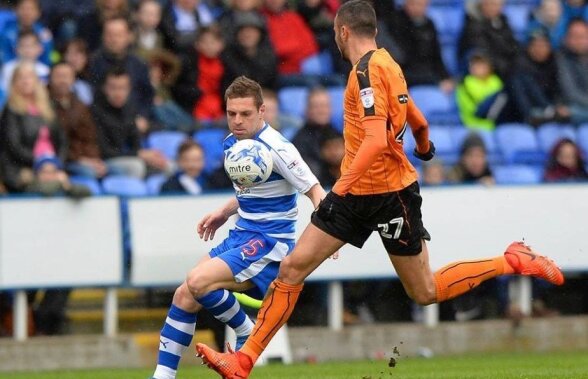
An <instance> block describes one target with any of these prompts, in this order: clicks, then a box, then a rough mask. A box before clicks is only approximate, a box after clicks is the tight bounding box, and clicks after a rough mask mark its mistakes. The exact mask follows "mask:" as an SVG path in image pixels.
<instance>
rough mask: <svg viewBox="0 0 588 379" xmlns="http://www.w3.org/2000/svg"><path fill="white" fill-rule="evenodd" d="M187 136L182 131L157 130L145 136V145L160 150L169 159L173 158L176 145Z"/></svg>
mask: <svg viewBox="0 0 588 379" xmlns="http://www.w3.org/2000/svg"><path fill="white" fill-rule="evenodd" d="M187 138H188V137H187V136H186V134H184V133H182V132H174V131H157V132H152V133H151V134H149V136H148V137H147V147H148V148H151V149H156V150H159V151H161V152H162V153H163V154H164V155H165V156H166V157H168V158H169V159H172V160H175V159H176V155H177V151H178V147H179V146H180V144H181V143H182V142H184V141H185V140H186V139H187Z"/></svg>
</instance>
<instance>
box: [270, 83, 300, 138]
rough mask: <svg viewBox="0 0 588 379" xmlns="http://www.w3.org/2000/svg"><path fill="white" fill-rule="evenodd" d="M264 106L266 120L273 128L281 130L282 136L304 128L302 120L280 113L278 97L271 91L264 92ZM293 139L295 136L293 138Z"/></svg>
mask: <svg viewBox="0 0 588 379" xmlns="http://www.w3.org/2000/svg"><path fill="white" fill-rule="evenodd" d="M263 104H264V105H265V113H264V116H263V117H264V120H265V122H267V123H268V124H270V125H271V127H272V128H274V129H277V130H281V132H282V134H283V133H285V132H286V131H287V130H288V129H295V130H298V129H300V128H301V127H302V120H301V119H299V118H298V117H294V116H289V115H285V114H282V113H280V106H279V104H278V96H277V95H276V93H275V92H274V91H272V90H270V89H264V90H263ZM292 137H293V136H292Z"/></svg>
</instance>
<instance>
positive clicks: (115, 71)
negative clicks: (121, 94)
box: [104, 65, 129, 83]
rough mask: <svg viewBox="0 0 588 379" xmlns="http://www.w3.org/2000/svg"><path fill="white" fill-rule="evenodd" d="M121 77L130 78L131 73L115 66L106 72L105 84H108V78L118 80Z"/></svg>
mask: <svg viewBox="0 0 588 379" xmlns="http://www.w3.org/2000/svg"><path fill="white" fill-rule="evenodd" d="M121 76H129V72H128V71H127V70H126V69H125V68H124V67H123V66H119V65H116V66H113V67H112V68H110V69H109V70H108V71H106V75H104V83H106V81H107V80H108V78H118V77H121Z"/></svg>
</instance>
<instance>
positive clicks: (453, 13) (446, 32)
mask: <svg viewBox="0 0 588 379" xmlns="http://www.w3.org/2000/svg"><path fill="white" fill-rule="evenodd" d="M427 15H428V16H429V18H430V19H431V20H432V21H433V24H435V28H436V29H437V33H438V35H439V39H440V40H442V41H445V39H448V40H450V41H455V40H456V39H457V36H458V35H459V33H461V29H462V28H463V23H464V17H465V14H464V8H463V7H461V6H457V7H455V6H434V5H433V6H430V7H429V9H428V10H427Z"/></svg>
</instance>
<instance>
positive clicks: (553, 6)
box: [527, 0, 567, 49]
mask: <svg viewBox="0 0 588 379" xmlns="http://www.w3.org/2000/svg"><path fill="white" fill-rule="evenodd" d="M566 25H567V20H566V19H565V17H564V16H563V10H562V3H561V2H560V0H542V1H541V4H540V5H539V7H538V8H537V9H535V11H533V13H531V21H530V22H529V25H528V27H527V34H528V35H533V34H534V33H535V32H536V31H537V30H542V31H543V32H545V33H546V34H547V35H548V36H549V41H550V43H551V47H552V48H554V49H558V48H559V45H560V43H561V40H562V39H563V37H564V35H565V33H566Z"/></svg>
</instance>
